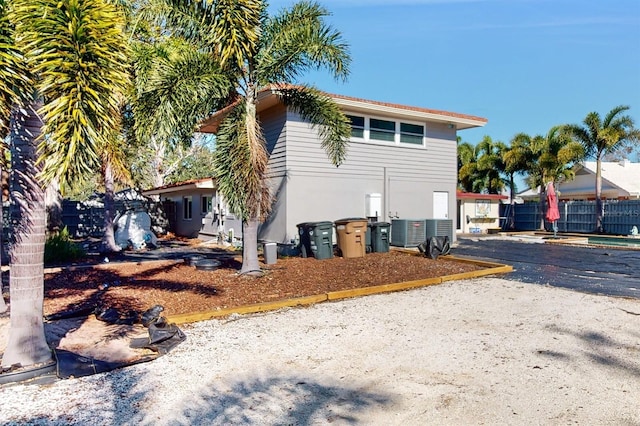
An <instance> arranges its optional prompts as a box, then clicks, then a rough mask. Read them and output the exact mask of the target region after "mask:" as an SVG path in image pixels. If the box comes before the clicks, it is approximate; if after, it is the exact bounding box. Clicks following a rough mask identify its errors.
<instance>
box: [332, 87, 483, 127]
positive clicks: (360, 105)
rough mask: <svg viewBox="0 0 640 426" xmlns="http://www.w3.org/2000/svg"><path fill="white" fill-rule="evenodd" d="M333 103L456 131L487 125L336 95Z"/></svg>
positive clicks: (477, 120)
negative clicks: (438, 125) (434, 124)
mask: <svg viewBox="0 0 640 426" xmlns="http://www.w3.org/2000/svg"><path fill="white" fill-rule="evenodd" d="M331 96H332V97H333V99H334V101H335V102H336V103H337V104H338V105H340V106H342V107H343V108H348V109H349V110H354V111H361V112H363V113H369V114H379V115H388V116H393V117H402V118H406V119H412V120H424V121H431V122H438V123H444V124H451V125H453V126H455V128H456V129H457V130H464V129H471V128H475V127H483V126H484V125H486V124H487V121H488V120H487V119H486V118H482V117H474V116H471V115H464V114H456V113H450V112H447V111H437V110H430V111H427V110H422V109H420V108H415V109H414V108H406V107H402V106H400V105H398V106H394V105H389V104H384V103H378V102H373V101H365V100H359V99H352V98H347V97H343V96H338V95H331Z"/></svg>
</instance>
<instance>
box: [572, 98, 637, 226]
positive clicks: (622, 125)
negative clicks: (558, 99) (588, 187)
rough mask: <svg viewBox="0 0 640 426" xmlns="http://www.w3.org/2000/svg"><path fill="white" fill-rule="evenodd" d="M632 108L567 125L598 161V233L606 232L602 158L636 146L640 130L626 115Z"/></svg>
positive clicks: (625, 107) (615, 109) (597, 115)
mask: <svg viewBox="0 0 640 426" xmlns="http://www.w3.org/2000/svg"><path fill="white" fill-rule="evenodd" d="M629 108H630V107H628V106H624V105H620V106H617V107H615V108H613V109H612V110H611V111H609V112H608V113H607V115H605V117H604V119H602V118H601V117H600V114H598V113H597V112H590V113H589V114H587V116H586V117H585V119H584V120H583V122H582V123H583V124H582V125H577V124H571V125H568V126H566V129H567V131H569V132H570V133H571V134H572V135H573V137H574V138H575V139H576V140H577V141H578V142H580V143H581V144H582V145H583V146H584V149H585V157H586V158H594V157H595V159H596V182H595V186H596V189H595V195H596V232H603V231H604V229H603V227H602V220H603V218H604V204H603V203H602V158H603V157H604V156H605V155H607V154H611V153H614V152H615V151H617V150H620V149H622V148H624V147H625V146H626V145H629V144H634V143H635V144H637V143H638V141H639V140H640V130H638V129H636V128H634V123H633V119H632V118H631V116H629V115H623V113H624V112H625V111H628V110H629Z"/></svg>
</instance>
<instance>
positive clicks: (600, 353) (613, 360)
mask: <svg viewBox="0 0 640 426" xmlns="http://www.w3.org/2000/svg"><path fill="white" fill-rule="evenodd" d="M548 328H549V330H551V331H553V332H555V333H560V334H569V335H572V336H574V337H575V338H577V339H578V340H580V341H582V342H583V343H585V344H586V346H587V349H582V353H583V354H584V356H586V357H587V358H588V359H589V360H591V361H592V362H594V363H595V364H597V365H600V366H603V367H606V368H611V369H614V370H617V371H622V372H624V373H625V374H630V375H632V376H635V377H640V362H633V361H627V360H625V359H622V358H621V357H620V356H617V355H616V353H619V352H620V351H629V352H632V351H635V350H636V349H635V347H633V346H632V345H628V344H625V343H623V342H619V341H616V340H613V339H612V338H611V337H609V336H606V335H604V334H603V333H600V332H598V331H582V332H581V331H573V330H569V329H566V328H561V327H557V326H553V327H548ZM634 334H635V333H633V332H632V333H631V335H634ZM545 352H550V351H538V353H539V354H542V355H547V354H546V353H545ZM554 357H555V358H558V359H565V360H567V361H568V362H570V361H571V359H573V357H575V354H574V355H573V356H569V355H567V354H558V353H554ZM636 361H637V360H636Z"/></svg>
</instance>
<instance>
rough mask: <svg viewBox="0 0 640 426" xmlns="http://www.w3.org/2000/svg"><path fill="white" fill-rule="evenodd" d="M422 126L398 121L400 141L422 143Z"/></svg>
mask: <svg viewBox="0 0 640 426" xmlns="http://www.w3.org/2000/svg"><path fill="white" fill-rule="evenodd" d="M423 135H424V126H420V125H417V124H408V123H400V142H404V143H413V144H416V145H422V136H423Z"/></svg>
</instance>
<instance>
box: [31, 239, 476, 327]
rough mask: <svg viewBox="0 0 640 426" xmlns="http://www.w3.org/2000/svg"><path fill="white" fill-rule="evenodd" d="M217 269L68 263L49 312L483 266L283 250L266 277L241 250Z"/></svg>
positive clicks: (188, 308) (198, 307)
mask: <svg viewBox="0 0 640 426" xmlns="http://www.w3.org/2000/svg"><path fill="white" fill-rule="evenodd" d="M219 259H220V260H221V262H222V264H221V266H220V267H219V268H218V269H217V270H214V271H204V270H198V269H196V268H195V267H194V266H190V265H188V264H186V263H176V262H175V261H154V262H139V263H120V264H104V265H99V266H94V267H81V268H74V269H73V270H70V269H63V270H62V271H60V272H56V273H48V274H46V275H45V305H44V310H45V315H51V314H59V313H61V312H65V311H69V310H80V309H85V310H86V309H91V308H93V307H95V306H98V307H102V308H116V309H117V310H118V311H119V312H121V313H125V312H129V311H131V312H143V311H144V310H146V309H148V308H150V307H152V306H154V305H156V304H159V305H162V306H163V307H164V308H165V314H167V315H178V314H185V313H193V312H201V311H209V310H216V309H223V308H230V307H237V306H243V305H248V304H254V303H260V302H268V301H275V300H281V299H285V298H294V297H302V296H309V295H316V294H323V293H326V292H329V291H336V290H346V289H354V288H361V287H368V286H375V285H380V284H390V283H397V282H404V281H412V280H419V279H425V278H433V277H438V276H444V275H451V274H457V273H462V272H469V271H474V270H478V269H482V267H480V266H477V265H474V264H469V263H463V262H458V261H455V260H447V258H446V257H441V258H439V259H438V260H432V259H429V258H426V257H424V256H417V255H411V254H407V253H404V252H398V251H391V252H389V253H371V254H367V255H366V256H365V257H362V258H348V259H347V258H341V257H334V258H333V259H324V260H316V259H313V258H283V259H278V262H277V263H276V264H274V265H263V269H264V272H265V273H264V275H263V276H261V277H252V276H240V275H238V272H237V271H238V270H239V268H240V265H241V258H240V257H239V255H237V254H230V255H229V256H226V257H222V258H219Z"/></svg>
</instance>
